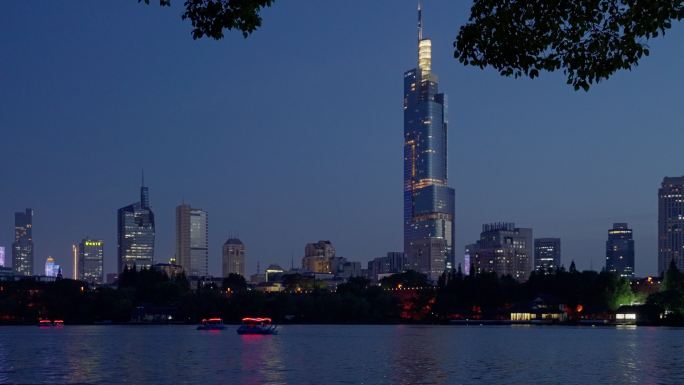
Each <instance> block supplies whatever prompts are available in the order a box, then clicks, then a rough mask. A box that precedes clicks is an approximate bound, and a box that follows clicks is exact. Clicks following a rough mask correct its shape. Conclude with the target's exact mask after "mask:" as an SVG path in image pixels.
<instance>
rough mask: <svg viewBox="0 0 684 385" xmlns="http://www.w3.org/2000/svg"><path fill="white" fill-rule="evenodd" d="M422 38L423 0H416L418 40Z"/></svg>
mask: <svg viewBox="0 0 684 385" xmlns="http://www.w3.org/2000/svg"><path fill="white" fill-rule="evenodd" d="M421 40H423V0H420V1H418V41H421Z"/></svg>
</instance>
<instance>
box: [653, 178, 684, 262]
mask: <svg viewBox="0 0 684 385" xmlns="http://www.w3.org/2000/svg"><path fill="white" fill-rule="evenodd" d="M671 261H674V262H675V264H676V265H677V267H678V268H679V269H680V270H684V176H680V177H665V178H664V179H663V182H662V184H661V185H660V189H659V190H658V273H660V274H662V273H663V272H665V270H667V268H668V266H670V262H671Z"/></svg>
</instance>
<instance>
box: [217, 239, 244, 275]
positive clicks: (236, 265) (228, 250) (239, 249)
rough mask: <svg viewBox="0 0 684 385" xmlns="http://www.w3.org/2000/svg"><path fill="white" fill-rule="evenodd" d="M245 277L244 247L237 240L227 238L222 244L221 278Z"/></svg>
mask: <svg viewBox="0 0 684 385" xmlns="http://www.w3.org/2000/svg"><path fill="white" fill-rule="evenodd" d="M230 274H239V275H241V276H243V277H246V276H245V245H244V243H242V241H241V240H239V239H237V238H229V239H228V240H227V241H226V243H224V244H223V276H224V277H227V276H229V275H230Z"/></svg>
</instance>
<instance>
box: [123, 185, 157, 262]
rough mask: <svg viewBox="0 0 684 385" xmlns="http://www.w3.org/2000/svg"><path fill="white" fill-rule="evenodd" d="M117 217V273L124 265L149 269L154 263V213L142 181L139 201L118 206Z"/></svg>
mask: <svg viewBox="0 0 684 385" xmlns="http://www.w3.org/2000/svg"><path fill="white" fill-rule="evenodd" d="M117 217H118V221H117V222H118V223H117V238H118V239H117V241H118V242H117V259H118V264H119V273H121V272H122V271H123V270H124V268H125V267H126V266H128V267H129V268H132V267H133V266H136V268H138V269H141V268H143V267H144V268H148V269H149V268H150V267H151V266H152V265H153V264H154V234H155V232H154V213H153V212H152V210H151V209H150V195H149V190H148V188H147V187H145V183H144V181H143V185H142V186H141V187H140V202H136V203H133V204H130V205H128V206H126V207H122V208H120V209H119V211H118V216H117Z"/></svg>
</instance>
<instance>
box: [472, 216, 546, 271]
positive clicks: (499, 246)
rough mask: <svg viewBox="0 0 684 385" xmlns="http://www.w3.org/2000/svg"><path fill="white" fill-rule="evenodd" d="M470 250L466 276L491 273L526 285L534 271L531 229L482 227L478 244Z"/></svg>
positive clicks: (500, 225)
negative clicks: (469, 264)
mask: <svg viewBox="0 0 684 385" xmlns="http://www.w3.org/2000/svg"><path fill="white" fill-rule="evenodd" d="M470 247H472V249H469V250H468V252H469V254H470V260H471V264H472V269H471V271H470V272H469V273H470V274H473V273H475V274H480V273H486V272H494V273H497V274H498V275H510V276H511V277H513V278H515V279H516V280H518V281H526V280H527V279H528V278H529V276H530V273H531V272H532V269H533V268H534V261H533V259H534V251H533V241H532V229H529V228H518V227H515V224H514V223H508V222H503V223H492V224H486V225H483V226H482V233H480V240H478V241H477V243H475V244H474V245H470Z"/></svg>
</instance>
